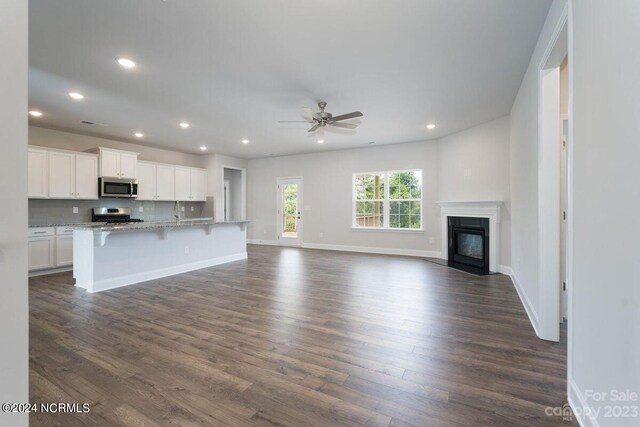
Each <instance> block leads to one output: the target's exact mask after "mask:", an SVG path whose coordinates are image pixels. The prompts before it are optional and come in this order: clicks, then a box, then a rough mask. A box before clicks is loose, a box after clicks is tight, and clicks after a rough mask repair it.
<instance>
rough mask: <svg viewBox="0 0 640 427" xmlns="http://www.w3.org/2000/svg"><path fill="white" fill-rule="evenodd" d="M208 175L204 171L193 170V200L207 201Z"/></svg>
mask: <svg viewBox="0 0 640 427" xmlns="http://www.w3.org/2000/svg"><path fill="white" fill-rule="evenodd" d="M206 185H207V173H206V172H205V171H203V170H202V169H191V200H193V201H204V200H205V199H206V194H205V193H206Z"/></svg>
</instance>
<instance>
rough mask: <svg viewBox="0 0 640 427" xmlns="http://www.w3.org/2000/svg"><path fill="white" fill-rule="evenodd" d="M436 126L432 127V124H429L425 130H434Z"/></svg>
mask: <svg viewBox="0 0 640 427" xmlns="http://www.w3.org/2000/svg"><path fill="white" fill-rule="evenodd" d="M435 127H436V125H434V124H433V123H429V124H428V125H427V129H435Z"/></svg>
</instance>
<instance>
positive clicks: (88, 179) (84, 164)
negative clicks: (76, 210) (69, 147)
mask: <svg viewBox="0 0 640 427" xmlns="http://www.w3.org/2000/svg"><path fill="white" fill-rule="evenodd" d="M75 157H76V172H75V175H76V196H75V198H76V199H97V198H98V156H95V155H91V154H76V155H75Z"/></svg>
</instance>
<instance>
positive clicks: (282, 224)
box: [277, 177, 303, 246]
mask: <svg viewBox="0 0 640 427" xmlns="http://www.w3.org/2000/svg"><path fill="white" fill-rule="evenodd" d="M277 185H278V213H277V217H278V242H279V243H280V244H281V245H287V246H302V229H303V227H302V224H303V222H302V178H300V177H296V178H278V182H277Z"/></svg>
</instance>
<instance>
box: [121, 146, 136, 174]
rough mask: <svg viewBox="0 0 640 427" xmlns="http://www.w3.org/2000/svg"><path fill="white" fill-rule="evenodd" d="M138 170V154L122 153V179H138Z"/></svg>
mask: <svg viewBox="0 0 640 427" xmlns="http://www.w3.org/2000/svg"><path fill="white" fill-rule="evenodd" d="M137 169H138V154H136V153H125V152H122V153H120V178H123V179H124V178H128V179H136V178H137V177H138V174H137Z"/></svg>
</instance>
